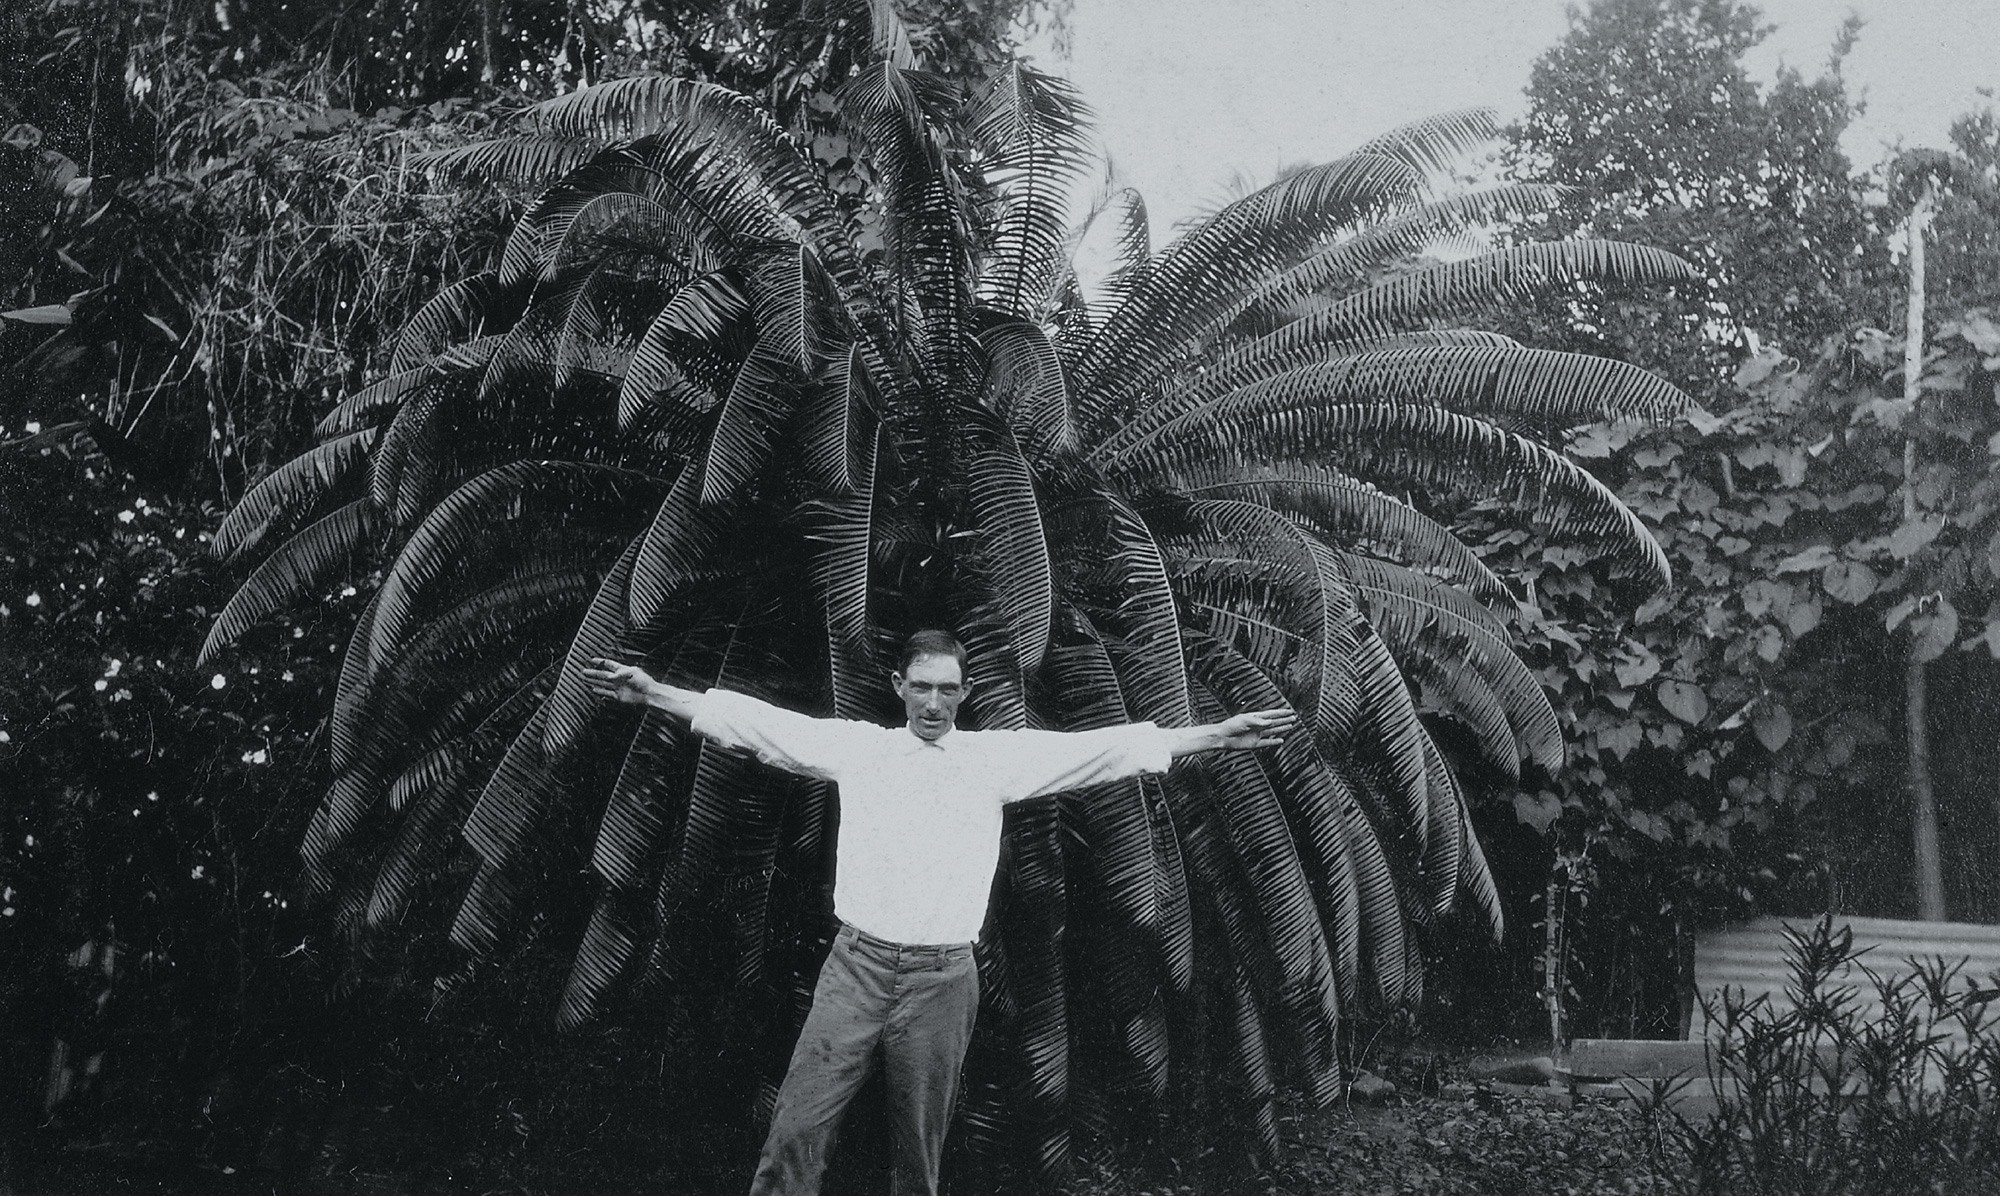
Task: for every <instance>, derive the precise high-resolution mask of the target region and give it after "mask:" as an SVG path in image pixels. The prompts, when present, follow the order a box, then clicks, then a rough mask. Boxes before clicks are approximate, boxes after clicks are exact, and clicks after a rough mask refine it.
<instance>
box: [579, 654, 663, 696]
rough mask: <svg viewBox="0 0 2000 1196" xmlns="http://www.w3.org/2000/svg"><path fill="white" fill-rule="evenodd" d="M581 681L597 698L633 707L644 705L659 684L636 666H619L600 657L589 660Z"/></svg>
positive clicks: (649, 674)
mask: <svg viewBox="0 0 2000 1196" xmlns="http://www.w3.org/2000/svg"><path fill="white" fill-rule="evenodd" d="M583 679H584V682H585V683H586V684H588V685H589V686H590V692H592V693H594V694H596V695H597V696H599V697H601V698H615V699H617V700H618V701H620V702H631V703H633V704H635V705H644V704H645V702H646V699H647V697H648V696H649V695H650V694H651V693H652V692H653V687H655V686H657V685H658V684H659V682H657V681H655V680H653V675H652V674H651V673H648V672H647V671H646V670H644V669H642V668H640V667H639V666H638V665H635V664H619V663H618V662H617V661H615V660H606V659H605V658H604V657H602V656H593V657H591V658H590V663H589V664H587V665H585V666H584V669H583Z"/></svg>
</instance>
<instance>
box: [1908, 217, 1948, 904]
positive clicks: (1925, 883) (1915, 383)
mask: <svg viewBox="0 0 2000 1196" xmlns="http://www.w3.org/2000/svg"><path fill="white" fill-rule="evenodd" d="M1934 189H1935V184H1933V183H1928V182H1927V183H1925V184H1924V193H1923V195H1922V196H1920V197H1919V198H1918V199H1917V202H1916V205H1915V206H1914V207H1912V208H1911V209H1910V221H1909V230H1910V231H1909V236H1910V241H1909V252H1910V299H1909V308H1908V316H1907V323H1906V325H1905V328H1904V336H1903V398H1904V400H1905V401H1906V402H1907V403H1908V405H1909V407H1908V410H1907V411H1905V412H1904V413H1903V420H1904V423H1903V428H1904V433H1903V518H1904V520H1905V521H1906V522H1907V521H1913V520H1915V519H1916V517H1917V491H1916V486H1917V476H1916V475H1917V440H1916V427H1917V405H1918V403H1919V402H1920V401H1921V399H1922V396H1923V376H1924V226H1925V225H1927V224H1929V223H1930V216H1931V201H1932V197H1933V195H1934ZM1915 653H1916V644H1915V640H1914V637H1913V639H1912V642H1911V656H1910V660H1909V664H1908V666H1907V668H1906V670H1905V672H1904V675H1903V694H1904V705H1903V715H1904V722H1905V725H1906V726H1907V728H1908V731H1909V735H1908V740H1909V745H1910V762H1909V785H1910V854H1911V856H1912V857H1913V859H1912V867H1913V870H1914V872H1915V875H1916V882H1917V916H1918V917H1920V918H1922V919H1923V920H1924V921H1926V922H1942V921H1944V919H1945V909H1944V865H1943V861H1942V860H1941V858H1940V856H1939V852H1938V820H1937V793H1936V790H1935V789H1934V788H1933V787H1932V785H1931V735H1930V722H1929V714H1928V710H1927V709H1926V708H1927V706H1928V705H1929V694H1928V692H1927V689H1928V687H1927V685H1926V683H1925V676H1924V662H1923V661H1921V660H1918V659H1917V658H1916V655H1915Z"/></svg>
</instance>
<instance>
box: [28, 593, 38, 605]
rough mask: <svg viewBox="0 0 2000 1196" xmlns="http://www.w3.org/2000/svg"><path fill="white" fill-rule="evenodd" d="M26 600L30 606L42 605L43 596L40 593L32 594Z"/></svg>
mask: <svg viewBox="0 0 2000 1196" xmlns="http://www.w3.org/2000/svg"><path fill="white" fill-rule="evenodd" d="M25 601H26V602H27V604H28V605H29V606H40V605H41V604H42V596H41V595H40V594H30V595H28V597H27V598H26V599H25Z"/></svg>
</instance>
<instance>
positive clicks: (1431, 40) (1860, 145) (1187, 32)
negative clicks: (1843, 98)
mask: <svg viewBox="0 0 2000 1196" xmlns="http://www.w3.org/2000/svg"><path fill="white" fill-rule="evenodd" d="M1761 7H1762V9H1763V11H1764V14H1765V19H1766V21H1767V22H1768V23H1771V24H1775V25H1777V26H1778V30H1777V32H1776V33H1774V34H1773V35H1772V36H1771V37H1770V38H1769V39H1768V40H1767V41H1766V42H1765V43H1764V45H1763V46H1761V47H1759V49H1758V50H1757V52H1756V54H1755V56H1754V57H1753V58H1752V59H1751V60H1750V66H1751V69H1752V73H1753V74H1754V75H1756V76H1757V77H1759V78H1761V79H1764V80H1766V81H1768V80H1769V79H1770V78H1771V77H1772V76H1773V75H1774V73H1775V72H1776V70H1777V68H1778V65H1779V64H1780V63H1781V62H1782V63H1784V64H1786V65H1789V66H1792V67H1794V68H1796V69H1798V70H1800V71H1801V72H1802V73H1804V74H1806V75H1808V76H1813V75H1817V74H1818V73H1819V71H1820V68H1821V66H1822V65H1823V64H1824V63H1825V61H1826V58H1827V54H1828V51H1829V49H1830V48H1831V46H1832V44H1833V38H1834V34H1835V33H1836V32H1837V31H1838V29H1839V27H1840V22H1841V20H1842V19H1843V18H1844V17H1845V16H1846V15H1847V14H1848V13H1850V12H1853V13H1856V14H1858V15H1859V16H1860V17H1861V18H1862V19H1863V20H1864V21H1865V22H1866V25H1865V26H1864V27H1863V29H1862V31H1861V41H1860V44H1859V45H1858V46H1856V48H1855V51H1854V53H1853V54H1852V56H1850V58H1849V59H1848V62H1847V67H1846V73H1847V76H1848V80H1849V85H1850V87H1851V88H1852V89H1853V90H1854V91H1856V92H1857V93H1859V94H1861V95H1862V96H1863V97H1864V98H1865V100H1866V102H1867V112H1866V114H1865V115H1864V117H1863V118H1862V120H1861V121H1860V122H1859V123H1857V124H1856V125H1855V126H1854V127H1853V128H1852V129H1850V130H1849V133H1848V137H1847V140H1846V143H1845V144H1846V149H1847V152H1848V154H1849V156H1850V157H1852V158H1853V159H1854V160H1855V162H1856V164H1857V165H1858V166H1867V165H1872V164H1874V163H1875V162H1877V161H1878V160H1880V158H1881V157H1882V153H1883V149H1884V147H1885V146H1887V145H1889V144H1891V143H1893V142H1897V141H1899V140H1900V141H1901V142H1902V143H1904V144H1906V145H1912V146H1914V145H1939V146H1941V145H1943V144H1944V141H1945V129H1946V127H1947V126H1948V125H1949V124H1950V122H1951V120H1952V118H1953V117H1954V116H1957V115H1958V114H1960V113H1963V112H1965V111H1967V110H1968V109H1971V108H1973V107H1975V106H1978V105H1982V104H1985V103H1988V102H1989V101H1988V100H1986V99H1985V98H1984V97H1982V96H1980V94H1979V92H1978V89H1979V88H1982V87H1985V88H1994V87H2000V0H1853V2H1851V3H1848V2H1835V0H1767V2H1766V3H1765V4H1763V5H1762V6H1761ZM1567 8H1568V0H1401V2H1393V0H1075V13H1074V18H1073V21H1072V26H1071V30H1072V55H1071V58H1070V60H1069V61H1068V62H1066V63H1065V62H1063V61H1061V60H1059V59H1057V58H1055V57H1054V56H1053V55H1052V54H1051V53H1050V51H1049V49H1048V48H1047V47H1046V46H1039V47H1031V53H1033V54H1034V56H1035V58H1036V59H1037V61H1038V62H1040V63H1041V64H1042V65H1043V66H1044V67H1052V68H1054V69H1056V70H1058V71H1061V72H1063V73H1066V74H1068V75H1069V76H1070V78H1071V79H1073V80H1074V81H1075V82H1076V83H1077V85H1078V86H1079V87H1080V88H1081V89H1082V91H1083V94H1084V97H1085V98H1086V99H1087V100H1088V101H1089V102H1090V103H1091V105H1092V106H1093V107H1094V108H1095V109H1096V110H1097V113H1098V128H1099V132H1100V133H1101V135H1102V136H1103V138H1104V141H1105V143H1106V145H1107V147H1108V148H1109V150H1110V152H1111V154H1112V156H1113V158H1114V159H1115V161H1116V163H1117V166H1118V170H1119V173H1120V175H1121V176H1122V177H1123V178H1124V179H1125V180H1126V181H1127V182H1130V183H1132V184H1133V185H1135V186H1137V187H1138V189H1139V191H1140V193H1141V194H1143V195H1144V196H1145V197H1146V200H1147V204H1148V206H1149V208H1150V209H1151V213H1152V217H1153V227H1154V229H1155V230H1156V233H1155V235H1156V236H1157V235H1158V233H1159V231H1161V230H1164V229H1165V228H1166V227H1167V225H1168V224H1170V223H1171V222H1172V221H1174V220H1177V219H1180V218H1181V217H1184V216H1186V215H1188V214H1189V213H1190V212H1192V211H1194V210H1196V209H1198V208H1201V207H1204V206H1208V205H1210V204H1212V203H1213V202H1215V201H1216V200H1218V199H1220V198H1222V197H1223V196H1224V194H1225V190H1224V189H1225V186H1226V184H1227V182H1228V180H1229V179H1230V178H1231V176H1232V175H1237V174H1240V175H1242V176H1245V177H1248V178H1251V179H1254V180H1257V181H1259V182H1261V181H1265V180H1268V179H1269V178H1270V177H1271V175H1272V173H1273V171H1274V170H1275V169H1276V168H1277V167H1278V166H1280V165H1281V164H1284V163H1290V162H1317V161H1324V160H1326V159H1328V158H1332V157H1335V156H1337V155H1338V154H1340V153H1341V152H1342V151H1344V150H1346V149H1348V148H1350V147H1352V146H1353V145H1355V144H1356V143H1358V142H1360V141H1362V140H1364V139H1366V138H1368V137H1370V136H1373V135H1374V134H1376V133H1379V132H1382V131H1384V130H1386V129H1389V128H1392V127H1394V126H1396V125H1399V124H1403V123H1405V122H1407V121H1411V120H1415V119H1417V118H1419V117H1422V116H1426V115H1429V114H1431V113H1434V112H1440V111H1445V110H1448V109H1452V108H1462V107H1466V106H1468V105H1474V104H1486V105H1490V106H1492V107H1495V108H1498V109H1500V111H1501V114H1502V116H1503V117H1512V116H1516V115H1519V114H1520V112H1521V111H1522V109H1523V107H1524V102H1523V98H1522V94H1521V93H1522V89H1523V88H1525V87H1526V86H1527V82H1528V70H1529V67H1530V66H1531V64H1532V63H1533V61H1534V59H1535V57H1536V56H1537V55H1539V54H1540V53H1541V52H1542V51H1543V50H1545V49H1547V48H1548V47H1549V46H1551V45H1553V44H1554V43H1555V42H1556V41H1558V40H1560V39H1561V37H1562V36H1563V34H1564V33H1565V31H1567V29H1568V28H1569V23H1568V18H1567V16H1566V9H1567Z"/></svg>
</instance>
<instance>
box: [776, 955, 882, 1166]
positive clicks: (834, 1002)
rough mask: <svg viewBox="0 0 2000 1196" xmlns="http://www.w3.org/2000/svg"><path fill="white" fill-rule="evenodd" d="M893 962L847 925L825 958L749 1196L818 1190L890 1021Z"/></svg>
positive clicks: (793, 1051)
mask: <svg viewBox="0 0 2000 1196" xmlns="http://www.w3.org/2000/svg"><path fill="white" fill-rule="evenodd" d="M895 982H896V969H895V966H894V964H893V962H892V963H891V964H890V965H889V966H888V967H887V968H884V967H883V966H882V965H881V964H880V963H879V962H878V961H875V960H872V959H870V958H868V957H867V955H866V953H865V952H859V951H857V950H856V949H855V944H854V936H853V933H852V931H850V930H845V929H843V930H842V931H841V933H840V934H839V935H837V936H836V937H835V939H834V944H833V950H832V951H831V952H829V953H828V954H827V957H826V963H824V964H823V965H821V967H820V972H819V981H818V983H817V984H815V985H814V987H813V1003H812V1011H811V1012H809V1013H808V1014H807V1015H806V1024H805V1028H804V1029H803V1030H802V1031H800V1033H799V1043H798V1046H796V1047H794V1048H793V1050H792V1062H791V1065H790V1066H789V1067H788V1068H786V1070H785V1081H784V1084H783V1085H782V1086H780V1087H779V1089H778V1104H777V1108H776V1109H775V1110H774V1111H773V1113H772V1115H771V1132H770V1134H769V1135H768V1136H767V1137H766V1138H765V1139H764V1154H763V1157H762V1158H760V1159H759V1160H758V1162H757V1174H756V1177H755V1178H754V1179H752V1180H751V1181H750V1194H751V1196H814V1194H815V1193H817V1192H818V1191H819V1181H820V1176H821V1174H822V1173H823V1172H824V1171H825V1170H826V1162H827V1156H828V1155H829V1154H831V1153H832V1151H833V1144H834V1138H835V1136H836V1135H837V1134H838V1133H839V1132H840V1121H841V1117H842V1116H843V1115H844V1114H845V1113H846V1112H847V1105H848V1103H849V1102H850V1101H852V1100H853V1099H854V1094H855V1093H856V1092H859V1091H860V1090H861V1085H862V1084H863V1083H864V1082H866V1080H867V1079H868V1073H869V1071H870V1070H871V1069H872V1068H873V1066H874V1059H875V1048H876V1046H877V1044H878V1043H879V1042H880V1040H881V1037H882V1033H883V1029H884V1026H885V1025H886V1023H887V1021H888V1015H889V1011H890V1004H891V1001H892V1000H893V998H894V992H895Z"/></svg>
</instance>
